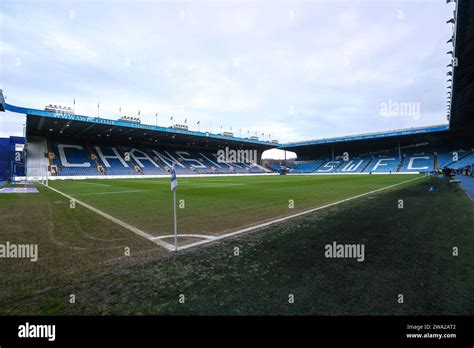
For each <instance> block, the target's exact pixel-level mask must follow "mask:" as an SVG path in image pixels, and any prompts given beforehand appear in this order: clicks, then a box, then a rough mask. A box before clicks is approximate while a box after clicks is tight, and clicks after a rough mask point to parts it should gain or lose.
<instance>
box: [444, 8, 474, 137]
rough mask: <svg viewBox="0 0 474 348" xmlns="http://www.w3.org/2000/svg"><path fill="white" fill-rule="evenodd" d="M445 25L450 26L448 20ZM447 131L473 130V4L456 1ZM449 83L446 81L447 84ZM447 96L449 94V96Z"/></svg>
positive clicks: (450, 21) (451, 21)
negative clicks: (448, 128)
mask: <svg viewBox="0 0 474 348" xmlns="http://www.w3.org/2000/svg"><path fill="white" fill-rule="evenodd" d="M448 23H453V20H449V21H448ZM454 24H455V26H454V32H453V40H452V41H451V40H450V41H448V42H453V48H452V49H451V50H450V49H448V50H449V52H448V53H449V54H451V52H452V56H453V58H455V59H454V60H457V64H456V63H454V62H453V63H452V65H453V68H452V69H453V71H452V74H453V76H452V83H451V86H448V88H451V98H450V100H449V99H448V101H450V105H449V106H448V107H450V117H449V120H450V128H451V129H466V128H470V129H474V2H473V1H470V0H458V1H457V4H456V10H455V13H454ZM448 81H449V80H448ZM449 93H450V92H449V91H448V94H449Z"/></svg>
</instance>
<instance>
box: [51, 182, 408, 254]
mask: <svg viewBox="0 0 474 348" xmlns="http://www.w3.org/2000/svg"><path fill="white" fill-rule="evenodd" d="M413 178H416V176H413V175H400V176H396V175H393V176H391V175H383V176H382V175H380V176H375V175H374V176H369V175H360V176H342V175H341V176H252V177H241V176H239V177H203V178H181V179H180V180H179V187H178V193H177V199H178V206H179V208H178V213H177V218H178V232H179V234H197V235H203V236H219V235H222V234H225V233H230V232H233V231H236V230H239V229H242V228H247V227H249V226H253V225H256V224H259V223H263V222H267V221H271V220H273V219H275V218H279V217H284V216H288V215H292V214H295V213H297V212H300V211H304V210H307V209H310V208H314V207H319V206H323V205H326V204H330V203H334V202H337V201H340V200H343V199H347V198H349V197H353V196H357V195H360V194H364V193H367V192H370V191H374V190H377V189H380V188H383V187H387V186H390V185H394V184H398V183H401V182H404V181H408V180H410V179H413ZM50 185H51V186H52V187H54V188H56V189H58V190H60V191H61V192H63V193H65V194H67V195H69V196H71V197H73V198H76V199H78V200H80V201H82V202H85V203H86V204H89V205H91V206H93V207H95V208H98V209H100V210H101V211H104V212H106V213H107V214H110V215H112V216H113V217H116V218H118V219H120V220H121V221H124V222H126V223H128V224H130V225H132V226H135V227H137V228H139V229H140V230H142V231H144V232H146V233H148V234H150V235H152V236H166V235H172V234H173V205H172V202H173V198H172V197H173V196H172V192H171V191H170V182H169V179H140V180H133V179H131V180H110V181H109V180H107V181H104V180H91V181H82V182H77V181H51V182H50ZM170 239H171V238H170ZM194 239H196V238H195V237H192V238H189V237H187V238H180V239H179V244H180V245H186V244H187V243H191V242H194V241H195V240H194Z"/></svg>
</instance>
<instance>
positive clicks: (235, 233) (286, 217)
mask: <svg viewBox="0 0 474 348" xmlns="http://www.w3.org/2000/svg"><path fill="white" fill-rule="evenodd" d="M422 178H425V177H424V176H420V177H418V178H413V179H410V180H406V181H402V182H399V183H397V184H393V185H389V186H386V187H382V188H379V189H377V190H373V191H370V192H366V193H362V194H360V195H357V196H353V197H349V198H345V199H343V200H340V201H337V202H333V203H329V204H326V205H322V206H320V207H316V208H311V209H309V210H304V211H301V212H299V213H295V214H291V215H288V216H284V217H282V218H278V219H275V220H271V221H267V222H264V223H261V224H258V225H253V226H250V227H247V228H243V229H241V230H238V231H234V232H230V233H226V234H223V235H220V236H216V237H215V238H213V239H212V240H202V241H199V242H195V243H191V244H186V245H183V246H181V247H178V250H184V249H189V248H192V247H195V246H198V245H201V244H206V243H211V242H214V241H216V240H220V239H224V238H228V237H232V236H236V235H239V234H242V233H245V232H250V231H253V230H257V229H261V228H263V227H267V226H270V225H273V224H276V223H279V222H283V221H286V220H289V219H293V218H295V217H298V216H301V215H305V214H309V213H312V212H315V211H318V210H322V209H325V208H329V207H332V206H334V205H337V204H341V203H344V202H348V201H351V200H353V199H357V198H360V197H364V196H367V195H370V194H373V193H376V192H380V191H383V190H387V189H390V188H392V187H396V186H399V185H403V184H406V183H409V182H411V181H414V180H418V179H422Z"/></svg>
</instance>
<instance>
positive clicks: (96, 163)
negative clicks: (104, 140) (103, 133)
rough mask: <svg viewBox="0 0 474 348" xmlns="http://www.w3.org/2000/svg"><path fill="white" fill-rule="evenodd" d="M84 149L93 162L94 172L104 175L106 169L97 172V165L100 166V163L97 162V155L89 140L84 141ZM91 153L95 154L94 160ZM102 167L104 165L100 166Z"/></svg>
mask: <svg viewBox="0 0 474 348" xmlns="http://www.w3.org/2000/svg"><path fill="white" fill-rule="evenodd" d="M85 145H86V150H87V152H89V158H90V159H91V161H93V162H94V163H95V170H96V172H97V173H98V174H99V175H106V174H107V171H106V170H105V171H104V173H101V172H99V166H100V163H99V160H98V158H99V156H98V155H97V154H96V153H95V152H94V151H93V150H92V146H91V144H90V143H89V142H86V144H85ZM92 155H95V160H93V159H92ZM102 167H103V168H105V167H104V166H102Z"/></svg>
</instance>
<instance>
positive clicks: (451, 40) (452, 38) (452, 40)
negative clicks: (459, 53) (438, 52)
mask: <svg viewBox="0 0 474 348" xmlns="http://www.w3.org/2000/svg"><path fill="white" fill-rule="evenodd" d="M450 42H453V43H454V36H452V37H451V38H450V39H449V40H448V41H446V43H447V44H448V43H450Z"/></svg>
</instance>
